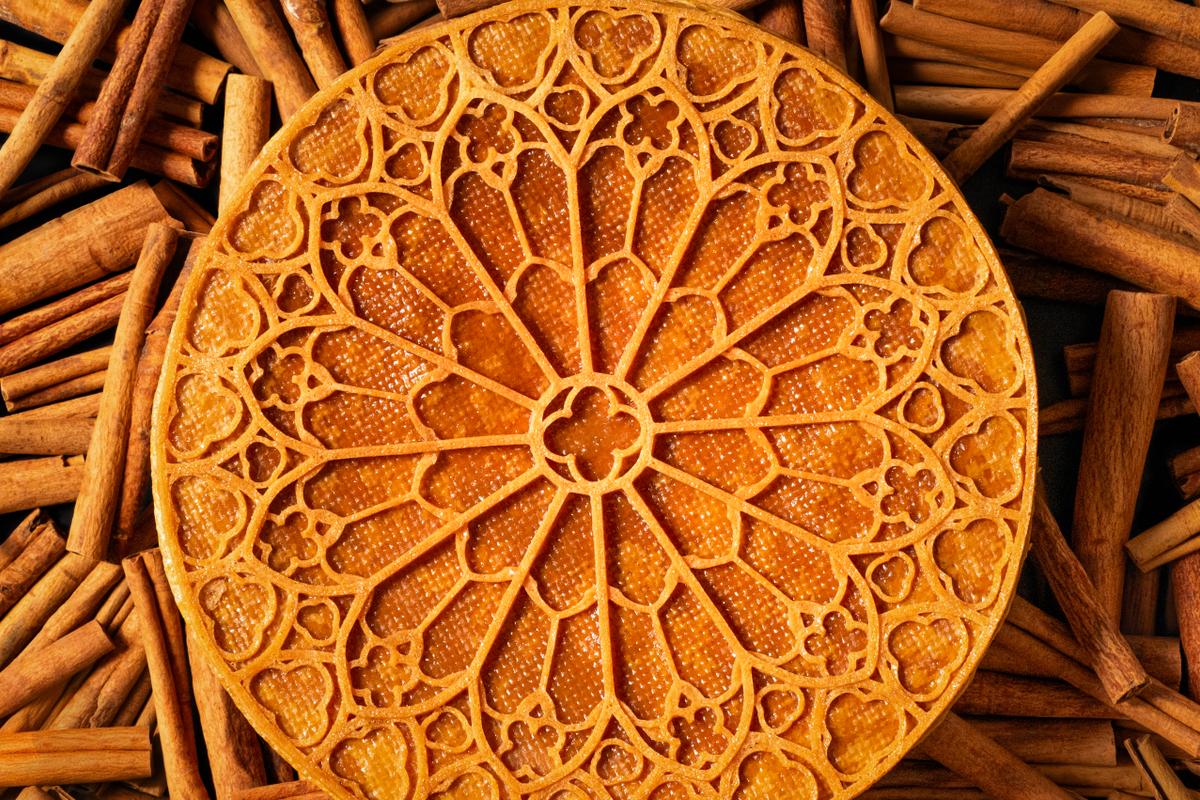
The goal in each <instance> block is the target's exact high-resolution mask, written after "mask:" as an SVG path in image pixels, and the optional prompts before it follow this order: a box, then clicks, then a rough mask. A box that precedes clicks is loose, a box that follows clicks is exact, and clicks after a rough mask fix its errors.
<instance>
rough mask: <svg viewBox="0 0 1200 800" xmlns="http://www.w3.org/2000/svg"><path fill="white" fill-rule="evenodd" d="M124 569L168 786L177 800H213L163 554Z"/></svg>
mask: <svg viewBox="0 0 1200 800" xmlns="http://www.w3.org/2000/svg"><path fill="white" fill-rule="evenodd" d="M122 567H123V568H124V570H125V580H126V582H127V583H128V584H129V590H130V592H131V594H132V595H133V599H134V603H135V604H136V606H137V610H138V615H139V619H140V620H141V631H142V641H143V643H144V645H145V648H146V663H147V666H148V667H149V669H150V682H151V685H152V686H153V689H154V698H155V710H156V711H157V717H158V732H159V733H158V735H159V740H160V741H161V743H162V751H163V767H164V770H165V771H166V776H167V786H168V788H169V789H170V792H171V796H172V797H183V798H187V797H194V798H207V791H206V790H205V788H204V783H203V782H202V781H201V779H200V775H199V773H198V772H197V770H196V743H195V741H194V739H193V737H192V719H191V700H190V693H189V689H188V687H189V683H188V680H187V653H186V650H185V647H184V642H183V628H182V625H181V624H180V622H179V617H178V614H177V612H176V611H175V606H174V604H173V602H172V601H171V595H170V590H169V589H168V588H167V586H166V577H165V576H164V575H163V574H162V559H161V557H160V556H159V554H158V551H157V550H148V551H146V552H144V553H141V554H139V555H137V556H133V557H131V558H127V559H125V560H124V561H123V562H122Z"/></svg>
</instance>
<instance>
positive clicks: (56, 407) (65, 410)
mask: <svg viewBox="0 0 1200 800" xmlns="http://www.w3.org/2000/svg"><path fill="white" fill-rule="evenodd" d="M98 413H100V393H99V392H96V393H95V394H87V395H84V396H83V397H72V398H71V399H70V400H61V401H59V402H57V403H53V404H51V405H48V406H40V407H38V408H31V409H29V410H27V411H22V412H21V414H20V416H21V417H23V418H24V419H71V418H73V417H91V418H92V419H95V418H96V414H98ZM13 416H17V415H15V414H14V415H13Z"/></svg>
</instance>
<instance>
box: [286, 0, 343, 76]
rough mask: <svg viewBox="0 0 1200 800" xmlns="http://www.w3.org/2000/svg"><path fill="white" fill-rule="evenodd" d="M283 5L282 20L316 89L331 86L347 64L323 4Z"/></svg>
mask: <svg viewBox="0 0 1200 800" xmlns="http://www.w3.org/2000/svg"><path fill="white" fill-rule="evenodd" d="M282 5H283V16H284V19H286V20H287V22H288V25H290V26H291V28H292V33H293V34H295V36H296V42H297V44H299V45H300V53H301V55H303V56H304V61H305V63H306V64H308V69H309V71H310V72H312V76H313V78H315V79H316V81H317V86H319V87H321V88H324V87H326V86H328V85H329V84H331V83H333V82H334V81H335V80H337V77H338V76H339V75H341V74H342V73H343V72H345V71H346V62H345V61H344V60H343V59H342V54H341V52H339V51H338V46H337V42H336V41H335V40H334V38H333V29H332V28H331V27H330V25H329V13H328V11H327V9H326V8H325V1H324V0H284V2H283V4H282Z"/></svg>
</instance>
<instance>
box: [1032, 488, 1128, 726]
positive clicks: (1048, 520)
mask: <svg viewBox="0 0 1200 800" xmlns="http://www.w3.org/2000/svg"><path fill="white" fill-rule="evenodd" d="M1031 538H1032V543H1031V548H1032V550H1033V556H1034V558H1035V559H1037V563H1038V567H1040V568H1041V571H1042V574H1043V575H1045V576H1046V580H1047V581H1048V582H1049V583H1050V588H1051V589H1052V590H1053V592H1054V596H1055V597H1056V598H1057V599H1058V604H1059V605H1060V606H1061V607H1062V609H1063V613H1064V614H1066V616H1067V620H1068V621H1069V622H1070V624H1071V630H1072V631H1074V633H1075V637H1076V638H1077V639H1078V640H1079V644H1080V645H1081V646H1082V647H1083V649H1084V650H1085V651H1087V658H1088V663H1089V664H1090V665H1091V666H1092V669H1094V670H1095V671H1096V676H1097V677H1098V678H1099V679H1100V683H1101V684H1102V685H1103V686H1104V690H1105V692H1106V693H1107V694H1108V699H1109V700H1111V701H1112V702H1114V703H1116V702H1120V701H1121V700H1124V699H1125V698H1127V697H1129V696H1130V695H1132V694H1136V693H1137V692H1139V691H1140V690H1141V689H1142V688H1143V687H1144V686H1145V685H1146V683H1147V681H1148V678H1147V675H1146V670H1145V669H1143V668H1142V665H1141V663H1140V662H1139V661H1138V659H1137V656H1135V655H1134V653H1133V650H1132V649H1131V648H1130V646H1129V642H1127V641H1126V640H1125V637H1123V636H1122V635H1121V633H1120V631H1119V630H1118V629H1117V627H1116V626H1115V625H1114V624H1113V621H1112V619H1111V618H1110V617H1109V616H1108V611H1107V610H1106V609H1105V608H1104V606H1102V605H1101V604H1100V601H1099V599H1098V598H1097V597H1096V592H1095V587H1093V586H1092V582H1091V580H1089V578H1088V575H1087V572H1086V571H1085V570H1084V568H1083V565H1082V564H1080V563H1079V560H1078V559H1077V558H1076V557H1075V553H1074V552H1072V550H1071V548H1070V546H1069V545H1068V544H1067V540H1066V538H1065V537H1064V536H1063V533H1062V531H1061V530H1060V529H1059V527H1058V522H1057V521H1056V520H1055V519H1054V515H1053V514H1052V513H1051V512H1050V507H1049V506H1048V505H1046V497H1045V488H1044V487H1043V486H1042V485H1041V482H1040V481H1039V482H1038V488H1037V494H1036V496H1035V498H1034V506H1033V530H1032V537H1031Z"/></svg>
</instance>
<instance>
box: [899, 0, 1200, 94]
mask: <svg viewBox="0 0 1200 800" xmlns="http://www.w3.org/2000/svg"><path fill="white" fill-rule="evenodd" d="M915 5H916V7H917V8H918V9H920V10H922V11H929V12H931V13H933V14H941V15H942V16H946V17H954V18H955V19H962V20H967V21H968V22H975V23H978V24H980V25H986V26H988V27H990V28H1003V29H1005V30H1010V31H1021V32H1023V33H1031V34H1034V35H1035V36H1042V37H1045V38H1047V39H1054V40H1056V41H1060V42H1061V41H1065V40H1067V39H1069V38H1070V37H1071V35H1072V34H1074V33H1075V31H1077V30H1079V29H1080V28H1081V27H1082V26H1083V24H1084V23H1086V22H1087V21H1088V19H1089V18H1090V17H1091V16H1092V14H1091V11H1090V9H1089V10H1086V11H1085V10H1077V9H1074V8H1069V7H1067V6H1064V5H1056V4H1054V3H1051V2H1046V0H916V2H915ZM1118 21H1119V20H1118ZM1100 54H1101V55H1103V56H1104V57H1106V58H1111V59H1113V60H1115V61H1127V62H1129V63H1132V64H1145V65H1147V66H1150V67H1157V68H1158V69H1161V70H1164V71H1166V72H1174V73H1176V74H1178V75H1186V76H1188V77H1190V78H1200V49H1197V48H1194V47H1189V46H1188V45H1185V44H1181V43H1179V42H1174V41H1172V40H1170V39H1167V38H1164V37H1161V36H1156V35H1154V34H1149V33H1145V32H1143V31H1139V30H1135V29H1133V28H1122V30H1121V32H1120V33H1118V34H1117V35H1116V36H1115V37H1113V39H1112V41H1111V42H1109V44H1108V45H1107V46H1106V47H1105V48H1104V49H1103V50H1101V51H1100Z"/></svg>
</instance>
